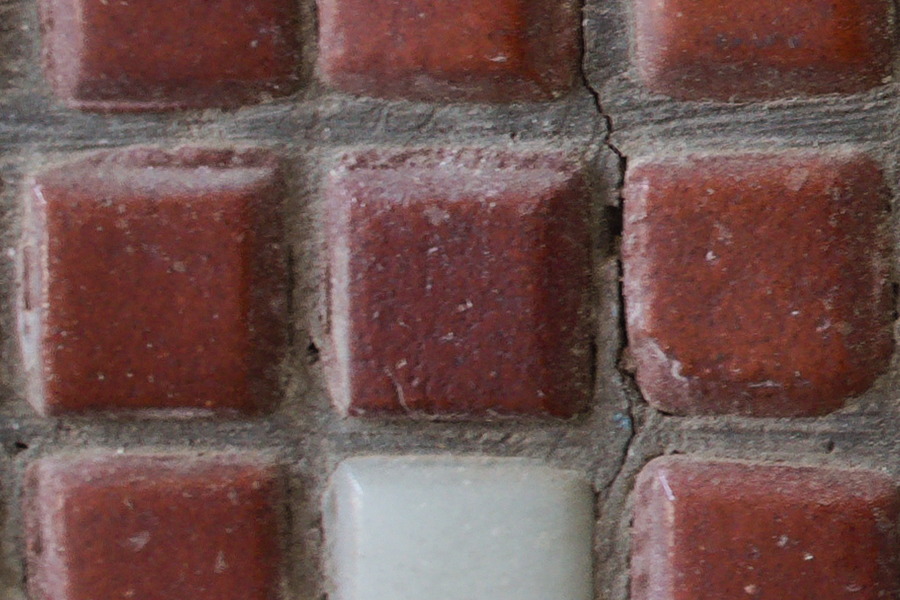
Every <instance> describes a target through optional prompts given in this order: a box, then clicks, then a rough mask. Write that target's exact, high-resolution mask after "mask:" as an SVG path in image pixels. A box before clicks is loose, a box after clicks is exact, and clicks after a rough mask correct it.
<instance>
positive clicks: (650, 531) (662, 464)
mask: <svg viewBox="0 0 900 600" xmlns="http://www.w3.org/2000/svg"><path fill="white" fill-rule="evenodd" d="M898 517H900V502H898V495H897V487H896V485H895V484H894V482H893V481H891V479H890V478H889V477H887V476H885V475H883V474H881V473H876V472H871V471H864V470H841V469H831V468H824V467H800V466H784V465H762V464H751V463H738V462H715V461H702V460H699V459H691V458H683V457H677V458H662V459H658V460H656V461H654V462H652V463H650V465H648V466H647V467H646V468H645V469H644V471H643V472H642V473H641V475H640V477H639V478H638V482H637V487H636V492H635V515H634V529H633V535H632V556H631V582H632V583H631V597H632V598H633V599H634V600H782V599H783V598H785V597H790V598H791V599H792V600H838V599H841V600H846V599H849V598H854V599H859V600H876V599H879V598H890V597H892V596H893V595H894V593H895V592H894V590H895V589H896V582H897V579H898V575H900V571H898V563H897V557H898V551H900V547H898V537H897V519H898Z"/></svg>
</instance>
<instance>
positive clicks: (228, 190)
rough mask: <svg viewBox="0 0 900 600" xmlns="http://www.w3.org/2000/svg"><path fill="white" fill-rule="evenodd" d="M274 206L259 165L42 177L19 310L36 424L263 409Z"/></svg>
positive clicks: (86, 170)
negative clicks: (49, 419)
mask: <svg viewBox="0 0 900 600" xmlns="http://www.w3.org/2000/svg"><path fill="white" fill-rule="evenodd" d="M282 194H283V187H282V184H281V181H280V178H279V176H278V173H277V168H276V161H275V159H274V158H273V157H272V156H271V155H270V154H268V153H267V152H264V151H256V150H252V151H242V152H232V151H218V150H197V149H182V150H179V151H176V152H166V151H162V150H143V149H136V150H127V151H120V152H111V153H101V154H98V155H94V156H92V157H89V158H87V159H84V160H81V161H79V162H75V163H71V164H66V165H62V166H60V167H57V168H53V169H49V170H47V171H44V172H43V173H40V174H39V175H38V176H37V177H36V179H35V182H34V186H33V188H32V190H31V194H30V196H29V198H28V202H27V205H26V224H25V231H24V237H23V243H22V253H21V254H22V256H23V264H22V267H21V269H20V270H21V280H22V284H21V286H20V287H21V290H22V293H21V298H20V302H19V324H20V337H21V345H22V347H23V351H24V360H25V366H26V371H27V377H28V387H29V389H28V395H29V399H30V401H31V402H32V404H33V405H34V406H35V408H37V409H38V410H39V411H41V412H43V413H48V414H59V413H65V412H72V411H76V412H80V411H88V410H109V411H126V410H138V409H180V410H187V411H191V410H213V411H243V412H255V411H259V410H263V409H264V408H267V407H268V406H269V405H270V404H271V403H272V401H273V400H274V398H275V395H276V393H277V388H278V385H277V383H278V373H277V371H278V362H279V360H280V358H281V356H282V354H283V348H284V344H285V328H286V311H287V283H286V281H287V273H286V267H285V262H286V259H285V253H286V248H285V247H284V245H283V243H282V240H281V231H280V230H281V225H280V219H279V212H280V201H281V198H282Z"/></svg>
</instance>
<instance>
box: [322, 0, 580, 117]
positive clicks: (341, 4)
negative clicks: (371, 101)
mask: <svg viewBox="0 0 900 600" xmlns="http://www.w3.org/2000/svg"><path fill="white" fill-rule="evenodd" d="M578 35H579V24H578V12H577V7H576V6H575V4H574V3H573V2H571V1H569V0H561V1H559V2H543V1H542V0H494V1H492V2H465V3H458V2H456V3H454V2H444V1H442V0H405V1H404V2H401V3H398V2H387V3H372V2H369V1H368V0H319V47H320V54H319V71H320V73H321V75H322V77H323V78H324V79H325V81H326V83H328V84H329V85H331V86H333V87H335V88H337V89H339V90H341V91H344V92H349V93H352V94H361V95H367V96H379V97H384V98H406V99H413V100H429V101H464V100H470V101H479V102H511V101H532V100H549V99H552V98H554V97H557V96H559V95H561V94H563V93H565V92H567V91H568V90H569V89H570V88H571V87H572V85H573V82H574V79H575V74H576V73H577V68H578V61H579V44H578Z"/></svg>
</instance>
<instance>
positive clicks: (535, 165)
mask: <svg viewBox="0 0 900 600" xmlns="http://www.w3.org/2000/svg"><path fill="white" fill-rule="evenodd" d="M326 193H327V202H328V211H329V218H330V232H329V239H330V240H331V250H330V256H331V281H332V283H331V297H332V312H331V327H332V334H333V339H334V345H335V347H336V353H335V354H336V356H335V361H334V362H335V365H334V368H333V369H332V381H331V384H332V390H333V392H334V395H335V397H336V401H337V404H338V405H339V406H340V407H341V408H342V409H344V410H347V411H349V413H350V414H353V415H363V414H406V413H421V414H429V415H439V416H450V417H452V416H481V417H484V416H490V415H493V414H520V415H553V416H562V417H568V416H571V415H572V414H574V413H575V412H576V411H577V410H578V409H579V408H581V407H582V406H583V405H584V403H585V401H586V400H587V398H588V397H589V396H590V389H591V362H592V356H591V327H590V323H589V316H588V315H589V314H590V280H591V277H590V271H591V243H590V241H591V240H590V234H589V227H590V225H589V222H588V219H589V217H588V212H589V199H588V197H587V193H586V189H585V186H584V185H583V183H582V179H581V177H580V176H579V174H578V172H577V168H576V167H575V166H574V165H573V164H571V163H569V162H567V161H566V160H565V159H564V157H562V156H558V155H540V154H533V155H531V154H512V153H504V152H500V153H495V152H488V151H479V150H465V151H449V150H448V151H421V152H418V151H410V152H372V153H366V154H361V155H355V156H351V157H348V158H347V159H346V160H345V161H344V163H343V164H342V165H341V166H340V167H339V168H338V169H337V170H336V171H335V172H333V173H332V176H331V178H330V180H329V182H328V189H327V192H326Z"/></svg>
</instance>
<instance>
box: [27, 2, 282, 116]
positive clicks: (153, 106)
mask: <svg viewBox="0 0 900 600" xmlns="http://www.w3.org/2000/svg"><path fill="white" fill-rule="evenodd" d="M40 6H41V16H42V20H41V23H42V29H43V36H44V52H43V55H44V66H45V70H46V72H47V77H48V79H49V81H50V84H51V85H52V87H53V89H54V90H55V92H56V93H57V94H58V95H59V96H60V98H62V100H63V101H64V102H66V103H67V104H68V105H70V106H72V107H75V108H81V109H87V110H109V111H133V110H165V109H173V108H190V107H197V108H206V107H230V106H237V105H241V104H248V103H254V102H259V101H260V100H263V99H265V98H267V97H269V96H279V95H284V94H287V93H289V92H290V91H291V90H292V89H293V87H294V85H295V78H296V77H295V71H296V63H297V54H298V49H299V44H298V41H297V39H298V38H297V36H298V32H297V29H298V28H297V23H296V10H297V7H296V4H295V2H294V0H213V1H209V0H153V1H152V2H136V1H133V0H41V2H40Z"/></svg>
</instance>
